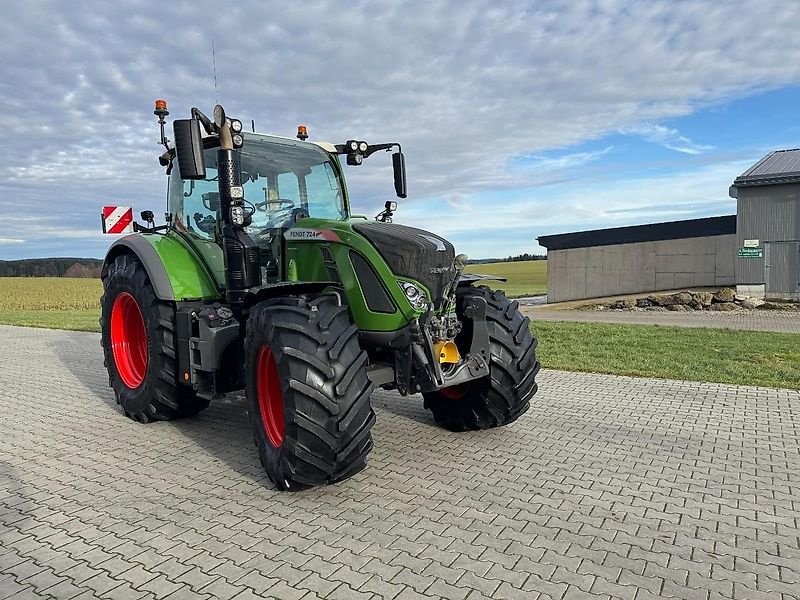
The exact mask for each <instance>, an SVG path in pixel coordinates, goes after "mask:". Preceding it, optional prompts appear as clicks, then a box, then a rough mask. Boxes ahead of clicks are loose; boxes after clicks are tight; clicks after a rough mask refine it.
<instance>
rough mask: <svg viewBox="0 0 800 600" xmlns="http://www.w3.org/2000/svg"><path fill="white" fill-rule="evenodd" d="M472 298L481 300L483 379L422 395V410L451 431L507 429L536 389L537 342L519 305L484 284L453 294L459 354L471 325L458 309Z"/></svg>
mask: <svg viewBox="0 0 800 600" xmlns="http://www.w3.org/2000/svg"><path fill="white" fill-rule="evenodd" d="M475 296H477V297H479V298H483V299H484V300H486V325H487V328H488V330H489V353H490V360H489V377H485V378H483V379H479V380H476V381H471V382H469V383H465V384H461V385H458V386H453V387H450V388H444V389H442V390H438V391H436V392H430V393H427V394H425V395H424V397H425V408H427V409H429V410H430V411H431V412H432V413H433V418H434V420H435V421H436V423H437V424H438V425H440V426H441V427H444V428H445V429H449V430H451V431H470V430H476V429H490V428H492V427H500V426H502V425H508V424H509V423H512V422H514V421H516V420H517V419H518V418H519V417H520V416H521V415H523V414H525V412H527V410H528V408H529V407H530V399H531V397H533V395H534V394H535V393H536V391H537V389H538V385H537V384H536V374H537V373H538V372H539V369H540V365H539V361H538V360H536V346H537V343H538V342H537V341H536V338H535V337H533V335H532V334H531V330H530V319H529V318H528V317H525V316H523V315H522V313H520V312H519V303H518V302H517V301H516V300H514V301H511V300H509V299H508V298H507V297H506V295H505V294H504V293H503V292H500V291H492V290H490V289H489V288H488V287H486V286H479V287H464V288H460V289H459V290H458V292H457V314H458V316H459V319H460V320H461V322H462V324H463V329H462V331H461V333H460V334H459V336H458V337H457V338H456V344H457V345H458V346H459V350H460V351H461V352H462V353H466V351H467V350H469V344H470V342H471V340H472V323H471V322H470V321H469V319H466V318H465V317H464V316H463V315H464V311H463V306H464V303H465V301H466V300H467V299H468V298H471V297H475Z"/></svg>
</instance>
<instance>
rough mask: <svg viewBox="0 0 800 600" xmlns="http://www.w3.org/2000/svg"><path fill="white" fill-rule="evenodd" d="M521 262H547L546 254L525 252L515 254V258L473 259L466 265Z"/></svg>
mask: <svg viewBox="0 0 800 600" xmlns="http://www.w3.org/2000/svg"><path fill="white" fill-rule="evenodd" d="M523 260H547V255H546V254H530V253H528V252H525V253H524V254H517V255H516V256H507V257H505V258H474V259H470V260H468V261H467V263H469V264H471V265H482V264H485V263H497V262H521V261H523Z"/></svg>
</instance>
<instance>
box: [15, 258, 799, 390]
mask: <svg viewBox="0 0 800 600" xmlns="http://www.w3.org/2000/svg"><path fill="white" fill-rule="evenodd" d="M532 266H535V267H536V269H535V270H536V271H538V273H536V274H534V273H533V271H534V269H532V268H531V267H532ZM544 267H545V263H544V261H539V262H537V261H533V262H530V263H495V264H489V265H475V266H474V270H475V272H482V273H494V274H505V275H509V276H510V277H511V278H512V282H511V283H509V284H508V286H509V287H510V294H512V295H513V294H515V292H514V291H513V290H514V289H517V290H523V289H524V290H525V291H521V292H519V293H518V294H517V295H519V294H525V295H527V294H531V293H535V292H536V291H540V292H541V291H544V287H543V282H544V279H545V277H546V274H545V273H546V272H545V268H544ZM520 274H521V277H515V275H520ZM537 278H538V281H537ZM520 279H525V280H526V282H527V283H520V282H519V280H520ZM536 285H540V286H542V287H538V288H537V287H535V286H536ZM515 286H516V288H515ZM525 286H528V287H527V288H526V287H525ZM101 293H102V285H101V283H100V281H99V280H97V279H62V278H45V277H43V278H12V277H9V278H0V324H7V325H24V326H30V327H50V328H54V329H73V330H80V331H99V325H98V318H99V315H100V309H99V306H98V299H99V298H100V294H101ZM532 329H533V332H534V334H535V335H536V336H537V337H538V338H539V355H540V358H541V361H542V364H543V365H544V366H545V367H547V368H551V369H565V370H570V371H587V372H594V373H611V374H617V375H636V376H645V377H660V378H666V379H687V380H690V381H712V382H719V383H734V384H743V385H762V386H768V387H784V388H792V389H800V350H798V348H799V347H798V344H797V336H796V335H793V334H780V333H765V332H754V331H730V330H722V329H682V328H680V329H679V328H673V327H657V326H650V325H616V324H598V323H554V322H534V323H533V324H532Z"/></svg>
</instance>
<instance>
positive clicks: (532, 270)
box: [467, 260, 547, 298]
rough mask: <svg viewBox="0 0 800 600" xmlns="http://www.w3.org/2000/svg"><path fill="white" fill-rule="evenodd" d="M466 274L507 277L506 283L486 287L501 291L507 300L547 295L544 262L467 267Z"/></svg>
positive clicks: (528, 261) (489, 283)
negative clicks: (507, 297) (506, 296)
mask: <svg viewBox="0 0 800 600" xmlns="http://www.w3.org/2000/svg"><path fill="white" fill-rule="evenodd" d="M467 272H469V273H480V274H481V275H500V276H502V277H507V278H508V281H507V282H505V283H500V282H497V281H491V282H488V283H487V285H489V286H491V287H493V288H497V289H501V290H503V291H504V292H505V293H506V294H507V295H508V296H509V298H521V297H523V296H535V295H537V294H546V293H547V261H546V260H526V261H520V262H499V263H486V264H483V265H467Z"/></svg>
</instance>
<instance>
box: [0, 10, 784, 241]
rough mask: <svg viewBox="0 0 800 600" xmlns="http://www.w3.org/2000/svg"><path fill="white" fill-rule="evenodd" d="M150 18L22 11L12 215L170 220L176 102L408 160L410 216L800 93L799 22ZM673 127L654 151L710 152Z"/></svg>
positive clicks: (9, 60)
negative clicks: (162, 152) (679, 123)
mask: <svg viewBox="0 0 800 600" xmlns="http://www.w3.org/2000/svg"><path fill="white" fill-rule="evenodd" d="M145 4H146V3H142V2H141V1H140V0H120V1H117V2H110V3H109V2H99V1H89V0H86V1H84V2H81V3H79V4H78V5H75V4H74V3H64V2H57V1H56V0H40V1H37V2H24V3H16V4H12V5H9V6H8V7H6V9H5V10H4V18H3V20H2V21H0V36H2V39H3V45H2V49H0V59H1V60H2V63H3V65H4V66H3V78H2V80H0V102H2V105H3V110H2V111H0V128H2V131H3V132H4V142H5V143H4V144H3V145H2V147H0V210H1V211H2V212H3V213H4V214H8V213H10V212H18V211H27V212H35V211H43V210H51V211H54V210H57V211H59V214H60V215H62V216H63V220H62V222H61V223H60V225H61V226H62V227H64V228H65V229H71V230H74V231H82V230H87V229H88V228H89V227H94V226H95V225H96V223H97V218H98V217H97V212H98V210H99V207H100V206H102V205H103V204H106V203H114V204H122V203H125V204H132V205H133V206H134V208H135V210H136V211H137V212H138V211H139V210H141V209H145V208H152V209H157V208H159V207H160V206H163V201H164V190H165V185H166V181H165V178H164V175H163V170H162V169H161V168H160V167H159V166H158V164H157V162H156V157H157V155H158V153H159V148H158V146H157V144H156V142H157V138H158V131H157V127H156V121H155V117H154V116H153V115H152V108H153V104H152V103H153V100H154V99H155V98H161V97H164V98H166V99H167V100H168V101H169V103H170V111H171V113H172V114H171V118H173V117H174V118H180V117H185V116H187V115H188V111H189V108H190V107H191V106H198V107H200V108H201V109H203V110H205V111H210V109H211V107H212V106H213V104H214V102H215V99H216V98H217V97H218V98H219V100H220V101H222V103H223V104H225V106H226V109H227V111H228V113H229V114H231V115H232V116H236V117H239V118H242V119H243V120H244V121H245V123H247V122H249V120H250V119H254V120H255V123H256V126H257V128H258V130H259V131H272V132H275V133H279V134H284V135H293V132H294V128H295V126H296V125H297V123H305V124H307V125H308V126H309V130H310V134H311V137H312V139H328V140H332V141H334V142H342V141H344V140H346V139H348V138H356V139H366V140H368V141H374V142H381V141H399V142H401V143H402V144H403V148H404V150H405V151H406V159H407V165H408V173H409V192H410V198H409V200H408V201H407V202H404V203H403V204H404V205H408V206H410V205H412V204H414V203H417V202H420V201H422V202H426V200H424V199H426V198H427V199H430V198H443V197H447V198H449V200H450V202H454V203H456V204H457V203H459V202H460V201H461V200H460V198H463V197H467V196H469V195H471V194H476V193H481V192H487V191H491V190H503V189H505V190H515V189H521V188H526V187H529V186H531V185H533V184H535V183H536V182H538V181H541V180H542V176H543V173H545V174H546V175H547V178H548V179H549V180H553V181H556V180H558V179H559V177H558V171H559V169H560V170H562V171H564V170H568V169H569V167H568V165H567V164H566V163H567V162H568V160H569V159H566V158H564V157H565V156H570V155H573V156H572V159H571V160H574V161H580V160H581V156H580V153H574V152H571V151H570V148H574V147H575V146H576V145H578V144H581V143H583V142H586V141H589V140H597V139H600V138H602V137H603V136H605V135H608V134H612V133H615V132H618V131H629V130H633V129H636V128H639V129H642V128H647V127H655V129H654V130H653V131H651V133H650V135H651V136H656V137H658V135H661V134H660V133H659V130H658V128H659V127H663V126H662V125H656V126H649V125H648V124H652V123H663V122H667V121H668V120H669V119H672V118H676V117H680V116H684V115H688V114H691V113H692V112H694V111H696V110H697V109H698V108H702V107H705V106H710V105H713V104H715V103H720V102H725V101H728V100H731V99H734V98H739V97H742V96H746V95H748V94H753V93H757V92H760V91H764V90H769V89H774V88H778V87H781V86H786V85H793V84H797V83H800V71H798V70H797V69H796V67H795V65H796V64H798V62H800V38H798V36H796V35H795V24H796V23H797V22H798V20H800V3H796V2H777V1H774V2H750V3H737V2H718V1H713V0H708V1H706V2H691V3H689V2H685V3H675V2H672V1H671V0H662V1H655V0H654V1H652V2H633V1H631V2H627V1H622V0H607V1H604V2H597V3H588V2H572V1H569V0H554V1H553V2H547V3H541V4H534V5H531V4H530V3H529V2H522V1H515V0H510V1H509V2H503V3H496V2H486V1H474V2H455V0H448V1H443V2H435V3H434V2H425V1H423V0H410V1H409V2H404V3H394V2H371V3H365V2H350V3H345V4H343V3H340V2H313V3H306V2H303V3H294V4H292V3H288V4H287V3H281V4H277V3H272V2H257V1H255V0H251V1H249V2H247V1H243V2H238V3H235V4H233V5H231V6H228V7H226V8H225V10H224V11H219V9H218V3H215V2H210V1H197V2H185V1H179V2H172V3H160V4H158V10H157V11H156V10H153V9H152V7H148V6H145ZM218 13H219V14H218ZM212 14H213V15H215V16H214V18H209V15H212ZM753 23H759V27H756V28H753V27H752V24H753ZM212 39H213V40H214V44H215V49H216V64H217V81H218V92H217V91H215V89H214V82H213V74H212V70H211V41H212ZM20 48H24V49H25V51H24V52H19V49H20ZM778 55H779V56H780V60H776V56H778ZM665 129H667V133H665V134H663V135H664V136H665V137H664V138H663V140H662V141H658V142H657V143H664V144H669V145H670V147H674V149H677V150H678V151H680V152H697V151H701V148H702V145H698V144H696V143H692V142H690V141H688V140H685V139H682V138H683V136H681V134H679V133H677V132H675V133H672V132H671V130H669V128H665ZM557 152H559V153H563V156H562V158H561V159H559V158H558V156H555V158H552V157H553V156H554V153H557ZM520 156H529V157H534V159H533V162H532V163H531V164H532V168H529V169H527V170H526V169H522V168H519V165H518V164H515V161H514V157H520ZM536 157H538V159H537V158H536ZM547 157H551V158H547ZM585 158H587V160H591V157H585ZM537 160H539V162H538V164H537V162H536V161H537ZM553 160H555V161H556V162H555V163H553V162H552V161H553ZM559 160H561V161H562V164H560V165H559V163H558V161H559ZM349 177H350V185H349V189H350V191H351V193H352V196H353V203H354V208H355V212H363V213H367V214H375V213H376V212H377V211H378V210H379V209H380V207H381V206H382V204H383V201H384V200H386V199H387V198H389V197H391V195H392V184H391V164H390V161H389V160H388V159H387V158H386V157H381V155H375V156H374V157H372V158H370V159H369V160H368V161H367V163H366V164H365V165H364V166H362V167H359V168H358V169H351V170H350V171H349ZM542 206H547V202H546V201H545V200H542V201H541V202H537V203H535V204H532V205H528V204H526V203H524V202H523V203H520V204H519V205H518V206H517V209H516V212H513V213H511V212H506V211H504V212H505V214H506V218H507V219H508V220H507V221H506V224H510V223H514V222H518V221H519V220H520V219H522V218H523V217H524V216H525V215H527V214H528V213H527V212H526V211H525V208H526V207H527V208H531V207H536V208H537V210H541V208H542ZM158 212H160V211H158ZM447 225H448V224H447V223H446V222H442V223H435V222H429V223H428V226H429V227H431V228H434V229H435V228H437V227H440V226H442V227H447ZM39 227H40V224H39V223H38V222H37V221H29V222H24V223H21V224H20V225H19V229H18V230H16V231H13V232H3V228H4V226H3V225H2V222H1V221H0V233H2V234H3V236H4V237H8V238H12V239H25V240H27V241H26V243H25V244H21V245H17V246H16V247H17V248H18V251H19V252H23V251H26V252H29V253H31V254H38V253H45V252H46V251H47V249H48V248H56V245H55V240H54V239H53V238H52V236H44V235H41V233H42V232H43V231H44V230H41V229H39ZM37 231H38V232H39V233H37ZM78 241H80V240H79V239H78V238H73V242H69V240H66V241H64V242H63V244H62V245H61V246H59V248H69V249H68V250H64V251H66V252H68V253H70V254H75V253H78V252H81V251H87V252H89V251H92V252H102V242H98V241H94V240H93V239H91V238H86V239H85V240H84V244H83V245H80V244H78V243H77V242H78ZM59 243H61V242H59ZM70 243H71V244H72V245H69V244H70ZM48 244H50V245H48Z"/></svg>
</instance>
